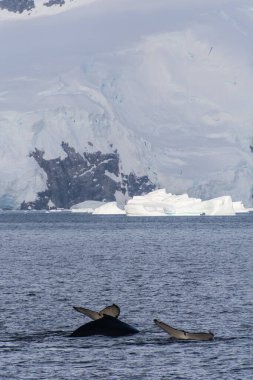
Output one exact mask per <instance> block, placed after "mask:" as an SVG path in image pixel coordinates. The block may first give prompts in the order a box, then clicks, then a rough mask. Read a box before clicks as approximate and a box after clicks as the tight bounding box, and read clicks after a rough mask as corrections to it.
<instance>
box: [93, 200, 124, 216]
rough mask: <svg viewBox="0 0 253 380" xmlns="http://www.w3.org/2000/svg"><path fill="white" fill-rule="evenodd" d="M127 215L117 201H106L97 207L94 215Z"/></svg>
mask: <svg viewBox="0 0 253 380" xmlns="http://www.w3.org/2000/svg"><path fill="white" fill-rule="evenodd" d="M120 214H122V215H125V214H126V212H125V210H122V209H120V208H119V207H118V206H117V202H108V203H104V204H103V205H102V206H100V207H97V208H96V209H95V211H94V212H93V215H120Z"/></svg>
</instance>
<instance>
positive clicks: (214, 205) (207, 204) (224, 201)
mask: <svg viewBox="0 0 253 380" xmlns="http://www.w3.org/2000/svg"><path fill="white" fill-rule="evenodd" d="M201 208H202V213H203V214H205V215H224V216H225V215H235V211H234V208H233V201H232V198H231V197H230V196H229V195H226V196H223V197H219V198H213V199H209V200H208V201H203V202H202V203H201Z"/></svg>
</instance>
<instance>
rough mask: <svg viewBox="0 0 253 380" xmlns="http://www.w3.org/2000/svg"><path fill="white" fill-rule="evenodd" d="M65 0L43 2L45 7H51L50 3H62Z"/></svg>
mask: <svg viewBox="0 0 253 380" xmlns="http://www.w3.org/2000/svg"><path fill="white" fill-rule="evenodd" d="M64 4H65V0H48V1H47V2H45V3H44V5H45V6H46V7H51V6H52V5H60V6H62V5H64Z"/></svg>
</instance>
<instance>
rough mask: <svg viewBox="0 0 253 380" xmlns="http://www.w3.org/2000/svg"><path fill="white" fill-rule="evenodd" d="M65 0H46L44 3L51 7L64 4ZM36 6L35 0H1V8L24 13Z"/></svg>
mask: <svg viewBox="0 0 253 380" xmlns="http://www.w3.org/2000/svg"><path fill="white" fill-rule="evenodd" d="M64 4H65V0H45V1H44V3H43V5H44V6H46V7H51V6H52V5H60V6H62V5H64ZM33 8H35V3H34V0H0V9H6V10H7V11H9V12H14V13H23V12H24V11H30V10H31V9H33Z"/></svg>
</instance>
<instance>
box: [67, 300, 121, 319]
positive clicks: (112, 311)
mask: <svg viewBox="0 0 253 380" xmlns="http://www.w3.org/2000/svg"><path fill="white" fill-rule="evenodd" d="M73 308H74V309H75V310H76V311H78V312H79V313H81V314H84V315H86V316H87V317H89V318H91V319H93V321H96V320H97V319H100V318H102V317H103V316H104V315H110V316H111V317H115V318H117V317H118V316H119V313H120V308H119V306H117V305H115V303H114V304H112V305H110V306H106V307H105V308H104V309H102V310H101V311H99V312H97V311H93V310H90V309H87V308H85V307H82V306H73Z"/></svg>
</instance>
